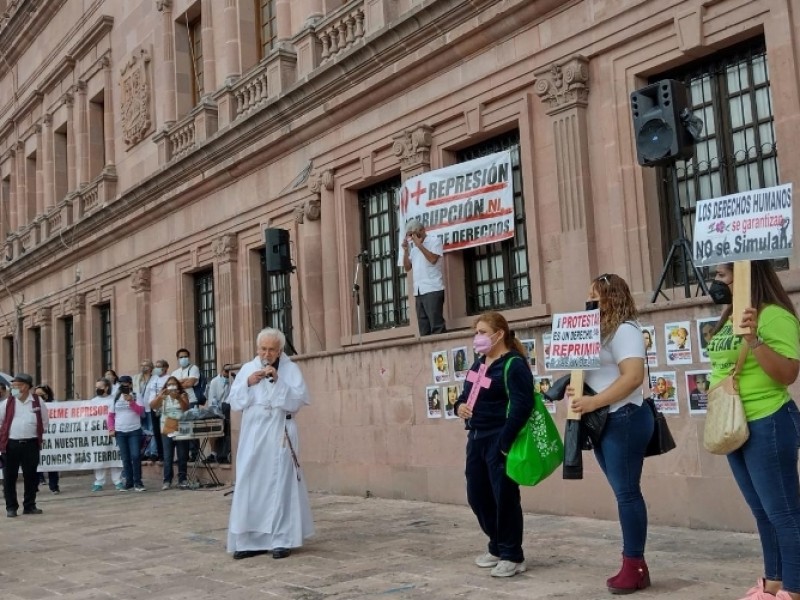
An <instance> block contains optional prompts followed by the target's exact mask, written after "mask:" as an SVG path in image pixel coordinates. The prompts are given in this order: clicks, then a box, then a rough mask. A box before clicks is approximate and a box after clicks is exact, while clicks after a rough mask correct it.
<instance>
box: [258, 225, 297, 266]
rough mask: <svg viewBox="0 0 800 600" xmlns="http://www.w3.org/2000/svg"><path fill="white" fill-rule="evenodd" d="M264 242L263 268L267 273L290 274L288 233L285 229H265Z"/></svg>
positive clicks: (290, 260)
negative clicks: (264, 257)
mask: <svg viewBox="0 0 800 600" xmlns="http://www.w3.org/2000/svg"><path fill="white" fill-rule="evenodd" d="M264 242H265V243H266V248H265V250H266V251H265V255H266V260H265V268H266V271H267V273H291V271H292V259H291V253H290V252H289V232H288V231H287V230H286V229H275V228H269V229H265V230H264Z"/></svg>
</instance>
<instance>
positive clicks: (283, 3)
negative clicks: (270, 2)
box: [275, 0, 294, 42]
mask: <svg viewBox="0 0 800 600" xmlns="http://www.w3.org/2000/svg"><path fill="white" fill-rule="evenodd" d="M275 23H276V29H277V31H276V32H275V33H276V35H277V38H276V41H277V42H282V41H285V40H288V39H289V38H291V37H292V34H293V33H294V31H292V7H291V4H290V0H275Z"/></svg>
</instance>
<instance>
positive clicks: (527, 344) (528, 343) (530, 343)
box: [520, 339, 536, 375]
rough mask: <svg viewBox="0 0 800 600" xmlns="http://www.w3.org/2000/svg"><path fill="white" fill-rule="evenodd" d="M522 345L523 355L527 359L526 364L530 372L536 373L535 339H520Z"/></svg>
mask: <svg viewBox="0 0 800 600" xmlns="http://www.w3.org/2000/svg"><path fill="white" fill-rule="evenodd" d="M520 342H522V346H523V347H524V348H525V357H526V358H527V359H528V366H529V367H530V368H531V373H533V374H534V375H536V340H534V339H530V340H520Z"/></svg>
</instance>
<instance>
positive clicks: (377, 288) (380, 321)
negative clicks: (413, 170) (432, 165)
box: [358, 177, 408, 331]
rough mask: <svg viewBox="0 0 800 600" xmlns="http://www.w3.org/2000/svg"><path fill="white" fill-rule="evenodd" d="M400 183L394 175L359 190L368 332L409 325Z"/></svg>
mask: <svg viewBox="0 0 800 600" xmlns="http://www.w3.org/2000/svg"><path fill="white" fill-rule="evenodd" d="M400 186H401V183H400V178H399V177H394V178H392V179H390V180H388V181H384V182H381V183H379V184H377V185H373V186H371V187H368V188H365V189H363V190H361V191H359V193H358V204H359V208H360V210H361V235H362V240H361V242H362V246H361V247H362V249H364V250H366V251H367V256H366V258H365V259H364V260H363V261H362V268H363V269H364V278H363V282H364V306H365V316H366V319H365V320H366V331H377V330H380V329H390V328H392V327H397V326H400V325H408V295H407V291H406V281H407V279H406V273H405V270H404V269H402V268H401V267H398V266H397V257H398V251H399V247H398V238H399V235H400V224H399V223H398V219H397V212H398V208H399V204H398V201H399V199H400ZM359 260H360V259H359Z"/></svg>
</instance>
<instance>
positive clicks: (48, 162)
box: [42, 114, 56, 213]
mask: <svg viewBox="0 0 800 600" xmlns="http://www.w3.org/2000/svg"><path fill="white" fill-rule="evenodd" d="M43 121H44V139H43V146H42V162H43V164H44V177H43V187H44V189H43V196H42V201H43V202H44V212H45V213H47V212H48V211H49V210H50V209H51V208H52V207H53V205H54V204H55V195H56V188H55V185H56V181H55V162H54V161H53V115H51V114H46V115H45V116H44V119H43Z"/></svg>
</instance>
